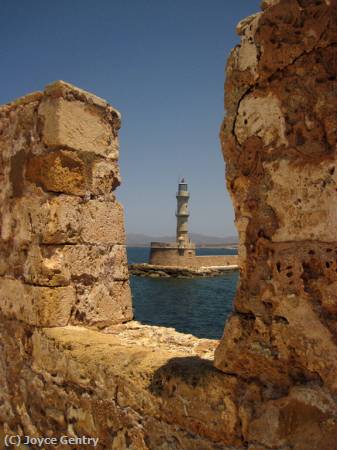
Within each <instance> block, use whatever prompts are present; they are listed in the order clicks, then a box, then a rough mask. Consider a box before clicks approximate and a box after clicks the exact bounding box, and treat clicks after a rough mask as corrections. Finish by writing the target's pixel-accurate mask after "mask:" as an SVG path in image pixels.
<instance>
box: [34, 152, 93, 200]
mask: <svg viewBox="0 0 337 450" xmlns="http://www.w3.org/2000/svg"><path fill="white" fill-rule="evenodd" d="M85 169H86V168H85V165H84V163H83V161H82V160H81V159H80V158H79V157H78V156H77V155H76V153H74V152H70V151H67V150H57V151H55V152H51V153H45V154H42V155H39V156H33V157H31V158H30V159H29V160H28V162H27V167H26V177H27V179H28V180H29V181H32V182H34V183H36V184H38V185H40V186H42V187H43V189H45V190H47V191H53V192H63V193H67V194H75V195H76V194H77V195H84V194H85V193H86V176H87V174H86V171H85Z"/></svg>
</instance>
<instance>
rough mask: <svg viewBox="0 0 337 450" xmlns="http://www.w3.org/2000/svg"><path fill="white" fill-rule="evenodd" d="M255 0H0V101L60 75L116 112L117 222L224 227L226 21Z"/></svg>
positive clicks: (228, 221)
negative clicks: (180, 213) (180, 191)
mask: <svg viewBox="0 0 337 450" xmlns="http://www.w3.org/2000/svg"><path fill="white" fill-rule="evenodd" d="M259 3H260V2H259V1H258V0H248V1H247V0H236V1H235V2H230V1H227V0H208V1H205V0H43V1H42V0H30V1H22V0H0V6H1V10H0V42H1V44H0V60H1V70H0V86H1V89H0V104H2V103H7V102H9V101H11V100H14V99H15V98H17V97H20V96H22V95H25V94H27V93H29V92H33V91H37V90H42V89H43V87H44V86H45V85H46V84H49V83H50V82H52V81H55V80H58V79H62V80H65V81H67V82H70V83H73V84H75V85H76V86H78V87H80V88H82V89H85V90H88V91H90V92H93V93H95V94H96V95H98V96H100V97H103V98H105V99H106V100H107V101H108V102H109V103H110V104H111V105H112V106H113V107H115V108H116V109H118V110H119V111H120V112H121V114H122V128H121V130H120V166H121V173H122V180H123V181H122V185H121V186H120V187H119V188H118V191H117V198H118V200H120V201H121V202H122V204H123V205H124V208H125V215H126V227H127V231H128V232H129V233H142V234H148V235H152V236H161V235H162V236H163V235H174V234H175V223H176V222H175V216H174V213H175V207H176V198H175V194H176V190H177V183H178V179H179V177H182V176H184V177H185V178H186V180H187V182H188V184H189V190H190V195H191V198H190V203H189V204H190V220H189V224H190V230H191V231H193V232H195V233H201V234H206V235H210V236H218V237H223V236H228V235H234V234H236V230H235V226H234V213H233V208H232V204H231V201H230V198H229V195H228V192H227V190H226V186H225V176H224V170H225V166H224V162H223V158H222V154H221V150H220V144H219V138H218V135H219V129H220V124H221V121H222V119H223V116H224V106H223V84H224V68H225V63H226V59H227V57H228V55H229V52H230V50H231V49H232V48H233V47H234V46H235V45H237V44H238V42H239V38H238V36H237V35H236V32H235V27H236V25H237V23H238V22H239V21H240V20H241V19H243V18H245V17H246V16H248V15H250V14H252V13H255V12H257V11H259Z"/></svg>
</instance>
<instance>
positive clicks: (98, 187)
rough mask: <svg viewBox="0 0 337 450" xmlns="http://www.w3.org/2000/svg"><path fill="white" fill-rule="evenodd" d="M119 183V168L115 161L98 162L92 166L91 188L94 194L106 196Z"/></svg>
mask: <svg viewBox="0 0 337 450" xmlns="http://www.w3.org/2000/svg"><path fill="white" fill-rule="evenodd" d="M120 183H121V177H120V173H119V166H118V164H117V163H116V162H115V161H107V160H98V161H95V162H94V163H93V166H92V186H91V190H92V192H93V193H94V194H97V195H101V194H108V193H110V192H111V191H113V190H114V189H116V187H117V186H119V185H120Z"/></svg>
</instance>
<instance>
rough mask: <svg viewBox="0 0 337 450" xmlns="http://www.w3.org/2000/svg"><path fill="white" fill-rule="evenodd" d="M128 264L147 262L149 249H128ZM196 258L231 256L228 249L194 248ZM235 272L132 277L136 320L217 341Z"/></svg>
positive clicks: (229, 308) (230, 301) (232, 291)
mask: <svg viewBox="0 0 337 450" xmlns="http://www.w3.org/2000/svg"><path fill="white" fill-rule="evenodd" d="M127 251H128V261H129V264H132V263H141V262H148V258H149V248H139V247H138V248H137V247H129V248H128V249H127ZM197 254H199V255H219V254H226V255H233V254H236V251H235V250H230V249H218V248H216V249H197ZM237 281H238V272H237V271H235V272H228V273H226V274H224V275H222V276H220V277H214V278H180V279H179V278H147V277H145V278H142V277H136V276H132V277H131V290H132V296H133V307H134V314H135V320H138V321H139V322H141V323H144V324H147V325H158V326H164V327H172V328H175V329H176V330H177V331H180V332H182V333H190V334H193V335H195V336H197V337H199V338H209V339H219V338H220V337H221V336H222V333H223V329H224V324H225V322H226V319H227V317H228V315H229V314H230V313H231V311H232V305H233V298H234V295H235V291H236V285H237Z"/></svg>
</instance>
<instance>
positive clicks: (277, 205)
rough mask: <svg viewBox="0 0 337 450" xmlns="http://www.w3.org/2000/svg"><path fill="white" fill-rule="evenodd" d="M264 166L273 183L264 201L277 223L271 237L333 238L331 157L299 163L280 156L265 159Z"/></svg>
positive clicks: (336, 235) (335, 178) (336, 217)
mask: <svg viewBox="0 0 337 450" xmlns="http://www.w3.org/2000/svg"><path fill="white" fill-rule="evenodd" d="M264 168H265V170H266V174H267V175H268V176H270V178H271V181H272V183H273V189H271V190H270V191H268V193H267V199H266V202H267V204H268V205H269V206H270V207H271V208H273V210H274V212H275V214H276V216H277V221H278V225H279V226H278V228H277V230H276V232H275V233H274V235H273V240H274V241H275V242H280V241H298V240H306V239H308V240H319V241H325V242H336V241H337V210H336V206H335V198H336V186H337V171H336V170H335V161H331V160H330V159H327V160H326V161H321V162H319V163H317V164H309V163H308V164H307V165H305V166H300V165H298V164H296V163H291V162H289V161H286V160H281V161H278V162H277V163H276V162H273V163H265V164H264ZM318 198H319V202H317V199H318Z"/></svg>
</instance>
